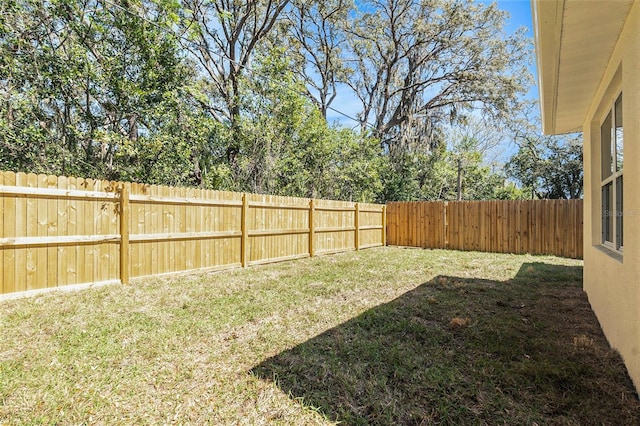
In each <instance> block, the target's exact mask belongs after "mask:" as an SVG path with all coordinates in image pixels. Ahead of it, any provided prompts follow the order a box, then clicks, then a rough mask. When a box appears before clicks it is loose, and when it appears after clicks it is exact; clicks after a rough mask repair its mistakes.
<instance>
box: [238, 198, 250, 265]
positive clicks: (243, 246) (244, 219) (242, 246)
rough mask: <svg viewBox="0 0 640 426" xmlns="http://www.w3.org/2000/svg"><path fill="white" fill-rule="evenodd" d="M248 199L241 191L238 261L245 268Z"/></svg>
mask: <svg viewBox="0 0 640 426" xmlns="http://www.w3.org/2000/svg"><path fill="white" fill-rule="evenodd" d="M248 213H249V200H248V197H247V193H246V192H243V193H242V215H241V221H242V223H241V225H240V227H241V229H240V230H241V232H242V239H241V242H240V263H241V264H242V267H243V268H245V267H246V266H247V248H248V247H247V246H248V244H247V243H248V241H249V230H248V229H247V221H248V220H249V214H248Z"/></svg>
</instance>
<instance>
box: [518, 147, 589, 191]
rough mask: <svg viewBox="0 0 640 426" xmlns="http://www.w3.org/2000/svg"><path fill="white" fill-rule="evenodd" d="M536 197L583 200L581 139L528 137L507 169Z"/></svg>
mask: <svg viewBox="0 0 640 426" xmlns="http://www.w3.org/2000/svg"><path fill="white" fill-rule="evenodd" d="M505 170H506V172H507V173H508V174H509V176H511V177H513V178H514V179H517V180H518V181H519V182H521V183H522V186H523V187H524V188H525V191H526V192H527V193H528V194H529V195H530V196H531V197H532V198H533V197H535V198H542V199H553V198H581V197H582V195H583V194H582V191H583V185H584V183H583V176H584V172H583V165H582V144H581V143H580V140H579V138H577V137H575V136H573V137H566V138H559V137H540V138H537V139H534V138H528V139H527V140H526V141H525V143H523V144H522V145H521V146H520V149H519V150H518V152H517V153H516V154H515V155H514V156H513V157H512V158H511V159H510V161H509V163H508V164H507V165H506V167H505Z"/></svg>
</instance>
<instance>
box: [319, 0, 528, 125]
mask: <svg viewBox="0 0 640 426" xmlns="http://www.w3.org/2000/svg"><path fill="white" fill-rule="evenodd" d="M478 3H486V4H490V3H493V1H490V0H479V1H478ZM497 4H498V8H499V9H502V10H505V11H507V12H509V14H510V15H511V17H510V18H509V19H507V24H506V26H505V31H506V32H507V33H508V34H512V33H513V32H514V31H516V30H517V29H518V28H520V27H526V28H528V30H529V31H528V33H527V35H528V36H529V37H530V38H531V39H533V29H532V28H533V24H532V18H531V1H530V0H500V1H497ZM530 71H531V72H532V73H533V74H534V77H535V81H536V82H537V75H536V74H535V73H536V69H535V65H532V66H531V69H530ZM527 97H528V98H532V99H537V98H538V88H537V87H536V86H533V87H532V88H531V90H530V91H529V93H528V94H527ZM331 106H332V107H333V108H335V109H337V110H339V111H341V112H343V113H345V114H347V115H350V116H351V117H355V116H356V114H357V113H358V111H359V110H360V104H359V102H358V100H357V99H356V98H355V97H354V96H353V95H352V94H351V93H350V92H349V89H347V88H344V90H340V91H339V93H338V96H337V97H336V99H335V101H334V102H333V104H332V105H331ZM327 118H328V121H329V122H334V121H338V122H339V123H340V124H341V125H342V126H344V127H354V126H356V125H357V123H356V122H354V121H352V120H349V119H348V118H346V117H344V116H342V115H340V114H338V113H336V112H332V111H329V112H328V114H327Z"/></svg>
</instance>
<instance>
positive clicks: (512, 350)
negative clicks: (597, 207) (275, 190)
mask: <svg viewBox="0 0 640 426" xmlns="http://www.w3.org/2000/svg"><path fill="white" fill-rule="evenodd" d="M581 281H582V263H581V262H579V261H574V260H567V259H560V258H555V257H540V256H515V255H498V254H484V253H469V252H450V251H440V250H420V249H400V248H378V249H370V250H364V251H360V252H351V253H346V254H339V255H334V256H326V257H319V258H313V259H305V260H300V261H293V262H288V263H281V264H276V265H268V266H260V267H254V268H248V269H245V270H236V271H229V272H222V273H217V274H202V275H198V276H189V277H181V278H172V279H149V280H145V281H143V282H137V283H134V284H133V285H131V286H126V287H125V286H117V285H114V286H109V287H101V288H96V289H90V290H85V291H79V292H73V293H51V294H47V295H42V296H38V297H34V298H30V299H20V300H12V301H5V302H2V303H0V337H1V345H0V424H1V425H4V424H7V425H9V424H11V425H13V424H43V423H44V424H81V423H86V424H92V425H93V424H109V425H110V424H153V425H155V424H172V423H175V424H282V425H289V424H300V425H307V424H332V423H334V422H336V421H339V422H342V423H344V424H362V425H364V424H432V423H433V424H451V425H455V424H514V425H515V424H523V425H524V424H528V425H534V424H538V425H542V424H575V425H582V424H616V425H621V424H625V425H629V424H638V423H639V422H640V420H639V419H640V402H639V401H638V399H637V396H636V395H635V393H634V391H633V386H632V384H631V382H630V380H629V378H628V376H627V375H626V372H625V369H624V366H623V364H622V362H621V360H620V357H619V356H618V355H617V354H616V353H615V352H613V351H612V350H610V349H609V347H608V346H607V343H606V340H605V338H604V336H603V335H602V332H601V330H600V328H599V326H598V324H597V322H596V319H595V317H594V315H593V313H592V312H591V310H590V308H589V304H588V302H587V300H586V297H585V295H584V293H583V292H582V291H581Z"/></svg>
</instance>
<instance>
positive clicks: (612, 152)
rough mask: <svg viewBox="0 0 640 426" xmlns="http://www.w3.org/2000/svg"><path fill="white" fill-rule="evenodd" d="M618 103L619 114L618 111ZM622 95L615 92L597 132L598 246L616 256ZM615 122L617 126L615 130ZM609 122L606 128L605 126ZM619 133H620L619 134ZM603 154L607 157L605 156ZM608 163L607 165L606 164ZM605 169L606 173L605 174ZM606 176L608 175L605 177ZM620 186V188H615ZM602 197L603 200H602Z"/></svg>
mask: <svg viewBox="0 0 640 426" xmlns="http://www.w3.org/2000/svg"><path fill="white" fill-rule="evenodd" d="M618 102H620V107H619V111H617V108H616V107H617V106H618ZM623 105H624V101H623V96H622V91H621V90H619V91H617V92H616V95H615V96H614V97H613V100H612V101H611V102H610V103H609V104H608V108H607V109H606V111H604V114H603V118H602V119H601V120H600V121H599V124H600V126H599V129H600V144H599V145H600V146H599V148H600V164H599V168H600V216H601V217H600V219H601V221H600V223H601V237H600V244H601V245H603V246H605V247H606V248H608V249H610V250H613V251H615V252H618V253H622V252H623V251H624V226H623V224H624V194H623V193H624V121H623V119H624V114H623V113H622V110H623ZM618 118H619V119H620V126H618ZM607 122H609V127H608V128H605V124H607ZM618 129H620V133H619V132H618ZM605 130H607V131H608V138H607V139H608V141H607V142H608V144H609V147H608V150H606V151H607V152H605V146H604V144H605V138H604V137H603V136H604V134H605ZM619 146H620V147H621V150H620V151H621V152H620V155H621V157H620V158H621V159H622V162H621V167H620V168H618V166H619V157H618V155H619V153H618V147H619ZM605 154H606V155H605ZM605 163H608V164H605ZM607 167H608V169H609V170H608V171H605V170H606V168H607ZM605 173H610V174H609V175H607V176H605ZM618 184H620V187H618ZM605 194H606V198H607V199H605Z"/></svg>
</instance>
